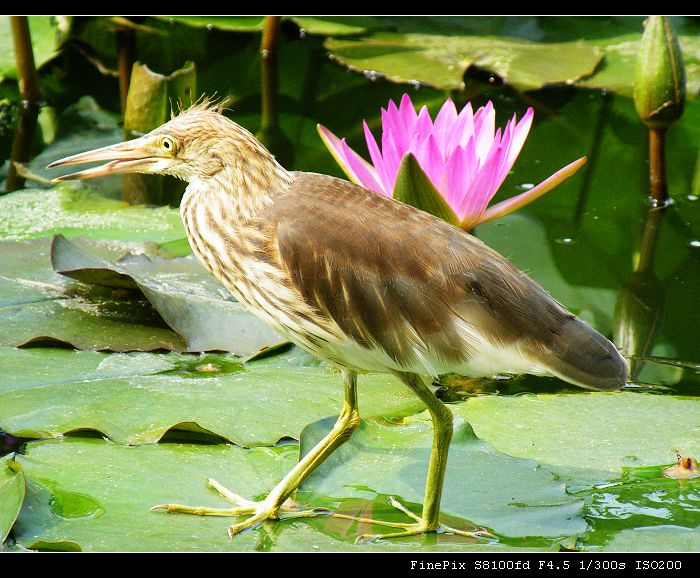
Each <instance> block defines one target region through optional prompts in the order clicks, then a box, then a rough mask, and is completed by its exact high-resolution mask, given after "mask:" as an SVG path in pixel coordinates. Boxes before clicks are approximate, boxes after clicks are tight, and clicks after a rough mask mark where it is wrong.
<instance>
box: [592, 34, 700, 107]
mask: <svg viewBox="0 0 700 578" xmlns="http://www.w3.org/2000/svg"><path fill="white" fill-rule="evenodd" d="M641 35H642V30H641V29H640V30H639V33H637V34H634V33H632V34H623V35H620V36H616V37H611V38H605V39H598V40H595V41H591V43H592V44H593V43H594V44H596V45H598V46H601V47H602V48H604V49H605V60H604V61H603V64H602V66H601V67H600V69H599V70H598V71H596V74H595V75H594V76H592V77H590V78H586V79H583V80H582V81H581V83H580V84H581V86H586V87H590V88H605V89H608V90H613V91H615V92H617V93H619V94H621V95H623V96H628V97H632V95H633V92H634V79H635V67H636V65H637V55H638V54H639V44H640V39H641ZM678 37H679V42H680V45H681V51H682V53H683V65H684V67H685V70H686V78H687V81H686V82H687V86H686V90H687V92H686V94H687V97H688V98H690V99H694V98H697V97H698V96H700V38H698V36H697V34H695V35H691V34H682V35H678Z"/></svg>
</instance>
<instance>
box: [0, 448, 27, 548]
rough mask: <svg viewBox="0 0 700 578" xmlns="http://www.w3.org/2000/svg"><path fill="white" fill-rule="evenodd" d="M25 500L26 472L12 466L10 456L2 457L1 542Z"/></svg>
mask: <svg viewBox="0 0 700 578" xmlns="http://www.w3.org/2000/svg"><path fill="white" fill-rule="evenodd" d="M23 500H24V473H23V472H22V470H21V469H20V468H18V467H16V464H15V468H14V469H13V468H10V459H9V458H8V457H5V458H2V459H0V544H2V542H4V541H5V538H7V534H8V533H9V532H10V530H11V529H12V525H13V524H14V523H15V520H16V519H17V514H19V509H20V507H21V506H22V501H23Z"/></svg>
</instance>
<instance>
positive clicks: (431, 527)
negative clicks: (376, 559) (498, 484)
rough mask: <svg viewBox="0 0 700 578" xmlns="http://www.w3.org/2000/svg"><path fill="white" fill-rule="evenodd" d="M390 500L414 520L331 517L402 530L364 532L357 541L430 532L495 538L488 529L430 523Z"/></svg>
mask: <svg viewBox="0 0 700 578" xmlns="http://www.w3.org/2000/svg"><path fill="white" fill-rule="evenodd" d="M389 501H390V502H391V505H392V506H393V507H394V508H396V509H397V510H400V511H401V512H403V513H404V514H406V515H407V516H408V517H409V518H411V519H412V520H414V522H413V523H410V522H409V523H404V522H385V521H383V520H374V519H370V518H360V517H357V516H348V515H346V514H336V513H333V514H330V516H331V517H333V518H342V519H345V520H356V521H358V522H363V523H370V524H377V525H380V526H387V527H390V528H401V530H397V531H396V532H389V533H388V534H362V535H360V536H358V537H357V540H356V542H365V541H370V540H377V539H386V538H403V537H406V536H417V535H419V534H426V533H428V532H440V533H443V534H457V535H459V536H467V537H469V538H495V536H494V535H493V534H491V533H489V532H487V531H486V530H477V531H475V532H468V531H466V530H458V529H456V528H452V527H450V526H445V525H443V524H439V523H430V522H428V521H427V520H425V519H423V518H422V517H420V516H418V515H416V514H414V513H413V512H411V511H410V510H409V509H408V508H406V507H405V506H404V505H403V504H402V503H401V502H399V501H398V500H397V499H396V498H394V497H393V496H391V497H390V498H389Z"/></svg>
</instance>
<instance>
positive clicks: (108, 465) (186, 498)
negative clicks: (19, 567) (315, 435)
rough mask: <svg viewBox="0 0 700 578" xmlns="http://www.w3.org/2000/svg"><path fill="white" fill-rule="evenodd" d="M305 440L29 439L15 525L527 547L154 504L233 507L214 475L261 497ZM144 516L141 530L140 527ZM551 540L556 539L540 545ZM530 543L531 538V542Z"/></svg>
mask: <svg viewBox="0 0 700 578" xmlns="http://www.w3.org/2000/svg"><path fill="white" fill-rule="evenodd" d="M296 457H297V447H296V446H284V447H278V448H253V449H250V450H244V449H241V448H238V447H235V446H224V445H209V446H194V445H185V444H157V445H149V446H138V447H132V448H129V447H124V446H117V445H115V444H112V443H109V442H105V441H103V440H98V439H77V438H74V439H63V440H51V441H46V442H39V443H31V444H28V446H27V452H26V455H21V456H18V457H17V458H16V459H17V461H18V462H19V463H21V465H22V467H23V469H24V471H25V473H26V477H27V480H28V482H27V497H26V499H25V502H24V506H23V508H22V511H21V513H20V516H19V519H18V521H17V523H16V524H15V528H14V535H15V538H16V540H17V542H18V544H21V545H22V546H23V547H27V548H39V549H44V550H49V549H51V550H73V551H76V550H82V551H169V552H173V551H211V552H214V551H251V552H252V551H284V552H291V551H305V552H308V551H326V552H333V551H351V552H362V551H371V552H395V551H405V552H416V551H421V552H422V551H427V552H430V551H439V552H445V551H451V552H461V553H463V552H466V551H491V552H501V551H508V550H518V549H519V548H517V547H513V546H508V545H504V544H501V543H494V542H488V541H479V542H476V543H473V544H472V543H469V541H468V539H466V540H467V541H466V542H465V539H461V540H459V541H454V537H453V536H447V535H440V536H435V537H434V539H432V540H426V539H420V538H417V539H408V540H392V541H389V540H386V541H379V542H364V543H361V544H355V538H356V537H357V534H356V533H354V532H351V533H349V534H342V535H341V534H339V533H338V532H337V531H336V530H333V529H331V528H329V527H328V522H329V521H330V519H329V518H328V517H326V516H320V517H318V518H309V519H301V520H296V521H295V520H288V521H281V522H271V523H266V524H265V525H264V526H262V527H259V528H256V529H253V530H252V531H249V532H245V533H243V534H239V535H237V536H236V537H235V538H234V539H230V538H229V537H228V535H227V533H226V530H227V528H228V526H229V525H231V524H232V523H233V522H234V521H235V519H234V518H226V517H203V516H189V515H177V514H166V513H164V512H162V511H156V512H149V511H148V510H149V508H150V507H151V506H153V505H155V504H160V503H164V502H170V501H177V502H180V503H186V504H193V505H203V506H211V507H228V506H230V503H229V502H226V501H225V500H224V499H223V498H221V497H220V496H219V495H218V494H216V493H215V492H214V491H212V490H211V489H209V488H207V486H206V478H207V477H212V478H214V479H216V480H218V481H219V482H220V483H222V484H223V485H225V486H226V487H228V488H230V489H231V490H232V491H235V492H236V493H239V494H241V495H242V496H244V497H247V498H249V499H254V498H259V497H261V496H263V495H264V494H265V492H267V491H268V490H269V489H270V488H272V486H273V485H274V484H275V483H277V482H278V481H279V480H280V479H281V478H282V477H283V476H284V474H286V473H287V471H288V470H289V469H291V468H292V467H293V465H294V463H295V461H296ZM135 526H137V527H138V528H139V531H138V532H134V531H133V528H134V527H135ZM535 549H551V547H535ZM531 550H532V548H528V551H531Z"/></svg>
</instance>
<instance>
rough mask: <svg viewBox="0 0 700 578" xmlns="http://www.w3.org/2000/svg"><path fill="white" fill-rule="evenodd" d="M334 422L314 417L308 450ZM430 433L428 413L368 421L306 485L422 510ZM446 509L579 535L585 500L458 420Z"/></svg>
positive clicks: (514, 529)
mask: <svg viewBox="0 0 700 578" xmlns="http://www.w3.org/2000/svg"><path fill="white" fill-rule="evenodd" d="M330 426H332V423H330V422H329V421H325V422H323V423H317V424H312V425H310V426H308V427H307V428H306V429H305V430H304V431H303V432H302V437H301V451H302V453H306V452H307V451H308V450H309V449H311V447H313V445H314V444H315V443H317V442H318V440H320V439H321V437H323V436H324V435H325V434H326V433H327V432H328V430H329V429H330ZM432 439H433V432H432V427H431V424H430V419H429V418H426V417H425V414H421V415H420V416H414V417H410V418H406V419H405V420H403V422H402V423H401V424H400V425H397V424H387V423H378V422H376V421H365V422H363V423H362V424H361V426H360V428H359V429H358V430H357V431H356V432H355V433H354V434H353V437H352V438H351V439H350V441H348V442H346V443H345V444H344V445H343V446H341V447H340V448H339V449H338V450H336V451H335V452H334V453H333V454H332V455H331V456H330V457H329V458H328V459H327V460H326V461H325V462H324V463H323V464H321V466H319V468H318V470H317V471H316V472H314V474H312V476H311V477H310V478H309V479H308V480H307V482H306V483H305V484H304V485H303V486H302V489H303V490H304V491H313V492H314V493H315V494H320V495H323V496H328V497H329V498H331V499H337V498H345V499H350V498H357V497H363V496H366V495H367V493H368V492H370V493H371V492H382V493H388V494H390V495H394V496H397V497H398V498H399V500H400V501H401V500H403V501H404V505H407V506H409V507H410V505H414V507H413V510H414V511H415V512H416V513H418V514H420V504H422V502H423V491H424V487H425V477H426V472H427V468H428V456H429V454H430V449H431V445H432ZM443 489H444V491H443V502H442V508H441V512H442V513H443V514H447V515H451V516H454V517H458V518H463V519H466V520H469V521H470V522H472V523H474V524H478V525H481V526H486V527H487V528H488V529H489V530H491V531H492V532H494V533H496V534H498V535H502V536H509V537H524V536H542V537H550V538H554V537H562V536H576V535H578V534H581V533H583V532H584V531H585V530H586V527H587V524H586V522H585V521H584V520H583V518H582V517H581V512H582V507H583V503H582V502H581V501H580V500H578V499H575V498H573V497H571V496H570V495H568V494H567V493H566V490H565V489H564V485H563V484H562V483H561V482H557V481H555V480H554V479H553V477H552V475H551V474H550V473H549V472H547V471H545V470H543V469H541V468H539V467H538V465H537V463H536V462H534V461H531V460H523V459H519V458H513V457H511V456H508V455H505V454H502V453H500V452H498V451H497V450H495V449H494V448H493V447H492V446H490V445H489V444H487V443H485V442H483V441H481V440H480V439H479V438H477V437H476V435H474V431H473V430H472V428H471V426H470V425H469V424H468V423H466V422H463V421H461V420H460V422H458V425H457V428H456V430H455V434H454V437H453V440H452V444H451V445H450V453H449V458H448V464H447V473H446V477H445V484H444V486H443Z"/></svg>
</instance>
